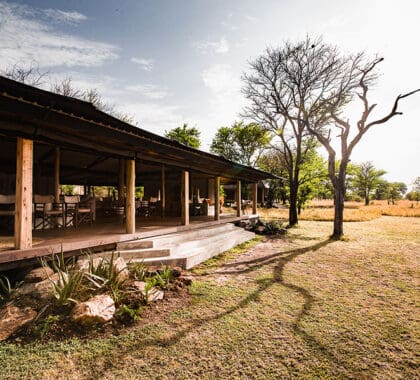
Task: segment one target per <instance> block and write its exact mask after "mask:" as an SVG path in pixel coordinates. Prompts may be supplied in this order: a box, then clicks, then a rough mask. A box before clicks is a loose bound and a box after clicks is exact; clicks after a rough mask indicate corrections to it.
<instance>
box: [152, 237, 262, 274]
mask: <svg viewBox="0 0 420 380" xmlns="http://www.w3.org/2000/svg"><path fill="white" fill-rule="evenodd" d="M254 237H255V234H254V233H252V232H246V231H241V233H238V234H237V235H236V236H231V237H229V238H226V241H225V242H223V243H220V242H219V244H213V245H212V244H211V243H207V244H206V245H203V247H201V248H200V249H196V250H195V252H189V255H188V256H187V257H181V258H167V259H165V258H164V257H162V258H155V259H147V260H146V261H145V262H144V263H145V264H146V265H160V264H162V265H172V261H175V262H177V265H179V266H181V267H182V268H184V269H189V268H192V267H194V266H196V265H198V264H200V263H202V262H203V261H206V260H208V259H210V258H212V257H214V256H217V255H220V254H221V253H223V252H225V251H228V250H229V249H231V248H233V247H235V246H237V245H238V244H241V243H244V242H246V241H248V240H251V239H253V238H254Z"/></svg>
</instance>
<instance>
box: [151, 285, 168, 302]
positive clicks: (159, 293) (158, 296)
mask: <svg viewBox="0 0 420 380" xmlns="http://www.w3.org/2000/svg"><path fill="white" fill-rule="evenodd" d="M164 295H165V293H164V292H163V290H160V289H158V288H152V289H150V291H149V298H148V300H149V302H155V301H160V300H163V296H164Z"/></svg>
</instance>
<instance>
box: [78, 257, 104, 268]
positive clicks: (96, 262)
mask: <svg viewBox="0 0 420 380" xmlns="http://www.w3.org/2000/svg"><path fill="white" fill-rule="evenodd" d="M103 261H104V259H103V258H102V257H95V258H92V264H93V266H94V267H95V268H97V267H98V266H99V265H100V264H101V263H102V262H103ZM75 269H76V270H81V271H83V272H88V271H89V260H88V259H79V260H77V262H76V267H75Z"/></svg>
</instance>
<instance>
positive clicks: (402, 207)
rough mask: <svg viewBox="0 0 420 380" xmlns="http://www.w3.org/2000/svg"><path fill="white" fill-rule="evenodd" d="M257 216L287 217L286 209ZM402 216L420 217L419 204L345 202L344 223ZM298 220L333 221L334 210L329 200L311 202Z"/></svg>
mask: <svg viewBox="0 0 420 380" xmlns="http://www.w3.org/2000/svg"><path fill="white" fill-rule="evenodd" d="M258 212H259V214H260V215H261V216H262V217H263V218H273V219H283V220H287V219H288V217H289V210H288V209H287V208H280V209H259V210H258ZM382 215H385V216H403V217H420V202H411V201H408V200H401V201H398V202H397V203H396V204H395V205H388V203H387V201H374V202H372V204H370V205H369V206H365V205H364V203H361V202H345V205H344V221H345V222H366V221H369V220H373V219H376V218H379V217H380V216H382ZM299 219H300V220H314V221H326V222H327V221H333V220H334V208H333V203H332V201H331V200H323V201H313V202H311V203H310V204H309V206H308V207H307V208H306V209H304V210H302V213H301V215H300V216H299Z"/></svg>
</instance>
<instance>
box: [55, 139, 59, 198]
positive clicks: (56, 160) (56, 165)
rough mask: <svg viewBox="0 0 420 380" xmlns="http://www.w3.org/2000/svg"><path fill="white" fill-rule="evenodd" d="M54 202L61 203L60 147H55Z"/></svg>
mask: <svg viewBox="0 0 420 380" xmlns="http://www.w3.org/2000/svg"><path fill="white" fill-rule="evenodd" d="M54 202H55V203H60V148H59V147H56V148H55V157H54Z"/></svg>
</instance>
